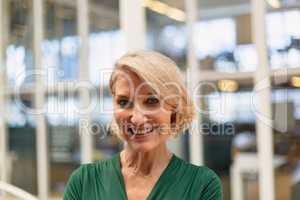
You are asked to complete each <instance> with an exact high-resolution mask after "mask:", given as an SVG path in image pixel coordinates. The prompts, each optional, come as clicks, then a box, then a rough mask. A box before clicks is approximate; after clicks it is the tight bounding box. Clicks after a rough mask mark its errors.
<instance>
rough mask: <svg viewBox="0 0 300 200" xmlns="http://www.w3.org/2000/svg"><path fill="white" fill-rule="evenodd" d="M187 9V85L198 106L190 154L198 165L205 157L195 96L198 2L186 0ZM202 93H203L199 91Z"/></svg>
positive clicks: (197, 73) (198, 75) (191, 131)
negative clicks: (195, 29)
mask: <svg viewBox="0 0 300 200" xmlns="http://www.w3.org/2000/svg"><path fill="white" fill-rule="evenodd" d="M185 9H186V16H187V18H186V20H187V22H186V25H187V39H188V49H187V65H188V67H187V79H186V80H187V83H188V89H189V91H190V94H191V95H192V98H193V99H194V102H195V104H196V107H197V109H196V111H197V114H196V119H195V120H194V121H193V123H192V128H191V129H190V132H189V152H190V161H191V162H192V163H193V164H196V165H203V164H204V161H203V160H204V159H203V157H204V155H203V137H202V135H201V129H200V123H201V114H200V111H199V110H198V109H199V108H200V103H199V102H197V101H199V99H197V98H196V97H195V96H194V90H195V89H196V86H197V83H199V81H200V73H199V69H200V68H199V66H198V62H197V57H196V52H195V45H194V44H195V32H194V28H193V27H194V24H195V22H196V20H197V11H198V6H197V1H196V0H185ZM197 92H201V91H199V90H198V91H197Z"/></svg>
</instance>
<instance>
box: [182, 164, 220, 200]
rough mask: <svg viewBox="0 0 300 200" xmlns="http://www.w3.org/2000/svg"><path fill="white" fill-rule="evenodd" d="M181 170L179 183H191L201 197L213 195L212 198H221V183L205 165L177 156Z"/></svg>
mask: <svg viewBox="0 0 300 200" xmlns="http://www.w3.org/2000/svg"><path fill="white" fill-rule="evenodd" d="M177 159H178V161H179V163H180V164H179V165H180V171H181V173H180V174H181V176H180V177H181V178H180V180H181V183H183V182H186V183H187V184H188V185H190V184H191V185H192V188H193V189H192V190H193V191H194V192H195V193H198V192H200V197H201V199H210V198H206V197H209V195H211V196H213V197H215V198H212V199H217V200H219V199H222V184H221V180H220V178H219V176H218V175H217V174H216V173H215V172H214V171H213V170H212V169H210V168H209V167H207V166H198V165H195V164H192V163H190V162H188V161H185V160H183V159H180V158H177Z"/></svg>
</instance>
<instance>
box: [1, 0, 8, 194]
mask: <svg viewBox="0 0 300 200" xmlns="http://www.w3.org/2000/svg"><path fill="white" fill-rule="evenodd" d="M4 18H5V17H4V1H2V0H1V1H0V165H1V166H0V170H1V172H0V181H3V182H8V178H7V165H6V160H7V128H6V109H5V108H6V81H5V80H6V79H5V74H6V69H5V59H4V52H5V32H6V31H7V30H6V28H7V26H6V25H5V22H4ZM0 195H1V194H0Z"/></svg>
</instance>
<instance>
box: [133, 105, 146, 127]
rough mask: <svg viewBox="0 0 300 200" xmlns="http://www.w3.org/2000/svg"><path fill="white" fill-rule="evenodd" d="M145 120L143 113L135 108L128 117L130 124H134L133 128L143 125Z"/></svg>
mask: <svg viewBox="0 0 300 200" xmlns="http://www.w3.org/2000/svg"><path fill="white" fill-rule="evenodd" d="M146 120H147V117H146V116H145V114H144V113H143V111H142V110H141V109H140V108H137V107H135V108H134V109H133V110H132V112H131V115H130V123H132V124H134V125H135V126H139V125H141V124H143V123H145V122H146Z"/></svg>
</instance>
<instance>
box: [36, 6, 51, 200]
mask: <svg viewBox="0 0 300 200" xmlns="http://www.w3.org/2000/svg"><path fill="white" fill-rule="evenodd" d="M43 18H44V16H43V1H42V0H33V24H34V26H33V33H34V34H33V46H34V69H35V70H36V72H42V70H43V67H42V49H41V47H42V41H43V36H44V34H43V28H44V26H43V25H44V24H43ZM34 87H35V88H34V103H35V108H36V109H42V108H43V106H44V101H45V96H44V95H45V91H44V89H45V88H44V80H43V77H42V76H40V75H39V76H36V78H35V82H34ZM36 125H37V126H36V147H37V174H38V176H37V177H38V196H39V199H41V200H46V199H48V194H49V176H48V167H49V166H48V141H47V139H48V138H47V126H46V119H45V113H42V114H37V115H36Z"/></svg>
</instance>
